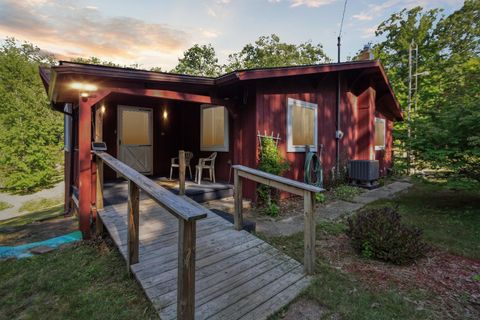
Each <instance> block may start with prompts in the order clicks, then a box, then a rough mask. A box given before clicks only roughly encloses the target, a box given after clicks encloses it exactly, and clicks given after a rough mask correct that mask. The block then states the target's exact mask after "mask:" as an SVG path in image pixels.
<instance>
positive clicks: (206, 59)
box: [171, 44, 222, 77]
mask: <svg viewBox="0 0 480 320" xmlns="http://www.w3.org/2000/svg"><path fill="white" fill-rule="evenodd" d="M221 71H222V69H221V67H220V65H219V64H218V58H217V56H216V53H215V49H214V48H213V47H212V45H211V44H208V45H198V44H195V45H194V46H193V47H191V48H190V49H188V50H186V51H185V52H184V53H183V58H179V59H178V64H177V66H176V67H175V68H174V69H173V70H172V71H171V72H174V73H182V74H189V75H193V76H206V77H216V76H219V75H220V73H221Z"/></svg>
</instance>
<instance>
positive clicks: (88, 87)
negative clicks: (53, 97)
mask: <svg viewBox="0 0 480 320" xmlns="http://www.w3.org/2000/svg"><path fill="white" fill-rule="evenodd" d="M70 87H71V88H72V89H75V90H79V91H87V92H91V91H97V89H98V88H97V86H96V85H94V84H91V83H82V82H72V83H71V84H70Z"/></svg>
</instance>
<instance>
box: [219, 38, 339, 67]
mask: <svg viewBox="0 0 480 320" xmlns="http://www.w3.org/2000/svg"><path fill="white" fill-rule="evenodd" d="M329 61H330V59H329V58H328V56H327V55H326V54H325V52H324V51H323V47H322V45H320V44H316V45H314V44H312V43H311V42H309V41H308V42H304V43H301V44H299V45H295V44H289V43H285V42H280V38H279V37H278V36H277V35H275V34H272V35H270V36H262V37H260V38H259V39H258V40H257V41H255V44H251V43H249V44H247V45H245V46H244V47H243V49H242V50H241V51H240V52H238V53H234V54H231V55H229V57H228V64H227V66H226V70H227V71H233V70H239V69H251V68H259V67H260V68H264V67H282V66H293V65H308V64H317V63H324V62H329Z"/></svg>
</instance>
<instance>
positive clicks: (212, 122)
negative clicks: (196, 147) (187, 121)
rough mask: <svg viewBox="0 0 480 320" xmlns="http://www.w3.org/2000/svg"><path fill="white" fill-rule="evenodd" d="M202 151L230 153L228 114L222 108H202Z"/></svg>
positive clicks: (208, 106)
mask: <svg viewBox="0 0 480 320" xmlns="http://www.w3.org/2000/svg"><path fill="white" fill-rule="evenodd" d="M200 121H201V122H200V131H201V132H200V137H201V143H200V149H201V150H202V151H224V152H228V114H227V110H226V109H225V107H222V106H210V105H202V106H201V120H200Z"/></svg>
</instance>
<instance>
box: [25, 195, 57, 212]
mask: <svg viewBox="0 0 480 320" xmlns="http://www.w3.org/2000/svg"><path fill="white" fill-rule="evenodd" d="M62 201H63V199H61V198H41V199H33V200H29V201H25V202H24V203H23V204H22V205H21V206H20V208H19V209H18V211H20V212H35V211H39V210H43V209H47V208H51V207H54V206H58V205H59V204H61V203H62Z"/></svg>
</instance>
